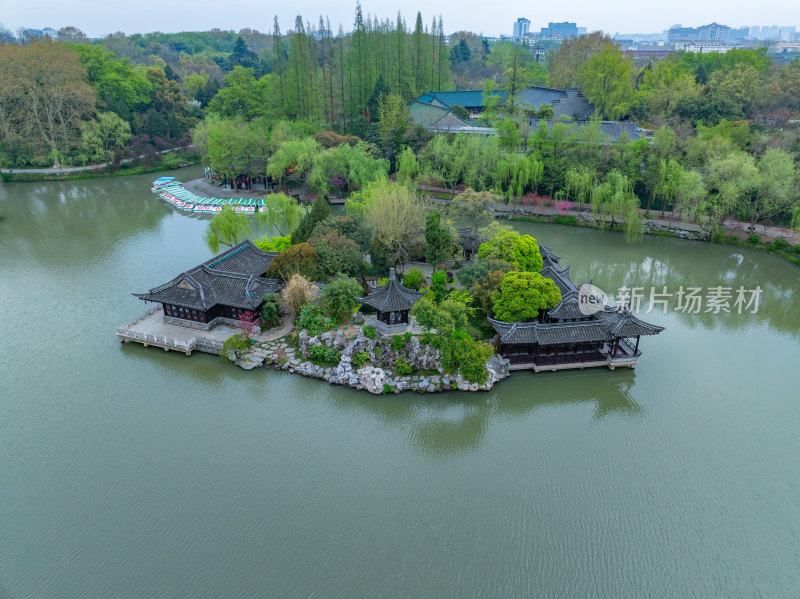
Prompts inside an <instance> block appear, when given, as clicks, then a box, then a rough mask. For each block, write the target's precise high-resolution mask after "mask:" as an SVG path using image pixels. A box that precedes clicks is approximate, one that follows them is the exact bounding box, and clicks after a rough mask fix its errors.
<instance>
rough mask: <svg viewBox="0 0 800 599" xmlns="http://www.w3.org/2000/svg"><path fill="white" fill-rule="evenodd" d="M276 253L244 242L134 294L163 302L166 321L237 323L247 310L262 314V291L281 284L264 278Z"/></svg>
mask: <svg viewBox="0 0 800 599" xmlns="http://www.w3.org/2000/svg"><path fill="white" fill-rule="evenodd" d="M277 255H278V252H264V251H262V250H260V249H258V248H257V247H256V246H255V245H254V244H253V243H252V242H251V241H249V240H248V241H244V242H242V243H240V244H239V245H237V246H235V247H232V248H231V249H229V250H227V251H226V252H223V253H221V254H219V255H218V256H215V257H214V258H212V259H211V260H209V261H207V262H204V263H203V264H201V265H199V266H196V267H194V268H192V269H190V270H187V271H185V272H182V273H181V274H179V275H178V276H177V277H175V278H174V279H172V280H171V281H170V282H169V283H165V284H164V285H161V286H159V287H154V288H153V289H151V290H150V291H149V292H148V293H141V294H134V295H135V296H136V297H138V298H140V299H143V300H145V301H147V302H157V303H160V304H161V305H162V307H163V309H164V322H165V323H167V324H178V325H182V326H187V327H191V328H196V329H203V330H210V329H212V328H214V327H215V326H217V325H218V324H235V323H236V322H237V321H238V318H239V317H240V316H243V315H244V314H245V313H247V312H255V313H259V312H260V310H261V307H262V306H263V304H264V299H263V298H264V295H266V294H268V293H276V292H278V291H280V289H281V288H282V287H283V282H282V281H280V280H278V279H268V278H265V277H264V275H265V274H266V272H267V269H268V268H269V266H270V264H272V261H273V260H274V258H275V256H277Z"/></svg>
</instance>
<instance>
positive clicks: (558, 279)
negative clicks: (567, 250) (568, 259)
mask: <svg viewBox="0 0 800 599" xmlns="http://www.w3.org/2000/svg"><path fill="white" fill-rule="evenodd" d="M539 274H540V275H542V276H543V277H547V278H548V279H552V281H553V282H554V283H555V284H556V287H558V289H559V291H561V297H564V296H565V295H566V294H567V293H569V292H570V291H574V290H576V289H577V287H575V284H574V283H573V282H572V280H571V279H570V278H569V266H567V267H566V268H561V267H560V266H558V265H557V264H550V265H549V266H545V267H544V268H543V269H542V270H540V271H539Z"/></svg>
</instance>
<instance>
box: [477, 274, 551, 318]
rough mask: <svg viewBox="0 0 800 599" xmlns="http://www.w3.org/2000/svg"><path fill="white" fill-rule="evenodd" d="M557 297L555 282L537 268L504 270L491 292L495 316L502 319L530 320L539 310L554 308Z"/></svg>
mask: <svg viewBox="0 0 800 599" xmlns="http://www.w3.org/2000/svg"><path fill="white" fill-rule="evenodd" d="M560 301H561V292H560V291H559V290H558V287H556V284H555V283H554V282H553V281H552V279H548V278H546V277H543V276H542V275H540V274H539V273H538V272H515V271H511V272H507V273H506V274H505V275H504V276H503V282H502V283H501V284H500V287H499V288H498V289H497V290H496V291H495V292H494V293H492V302H493V304H494V308H493V310H494V317H495V318H497V319H498V320H502V321H505V322H516V321H518V320H533V319H535V318H536V317H537V316H538V315H539V311H540V310H549V309H550V308H554V307H556V306H557V305H558V302H560Z"/></svg>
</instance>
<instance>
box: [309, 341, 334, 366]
mask: <svg viewBox="0 0 800 599" xmlns="http://www.w3.org/2000/svg"><path fill="white" fill-rule="evenodd" d="M308 357H309V359H311V360H313V361H314V362H322V363H324V364H338V363H339V360H340V359H341V356H340V355H339V352H338V351H336V348H334V347H328V346H327V345H309V346H308Z"/></svg>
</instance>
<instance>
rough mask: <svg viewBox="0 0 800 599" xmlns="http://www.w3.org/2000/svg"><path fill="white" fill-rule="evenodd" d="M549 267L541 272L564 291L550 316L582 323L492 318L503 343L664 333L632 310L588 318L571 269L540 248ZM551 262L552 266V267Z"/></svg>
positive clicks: (610, 311)
mask: <svg viewBox="0 0 800 599" xmlns="http://www.w3.org/2000/svg"><path fill="white" fill-rule="evenodd" d="M539 250H540V251H541V253H542V257H543V258H544V259H545V260H544V261H545V264H546V266H545V267H544V268H542V270H540V271H539V273H540V274H541V275H542V276H544V277H547V278H549V279H552V280H553V282H554V283H555V284H556V286H557V287H558V288H559V289H560V290H561V302H560V303H559V304H558V305H557V306H555V307H554V308H552V309H550V310H549V311H548V313H547V314H548V316H550V317H551V318H557V319H581V320H579V321H578V322H550V323H541V322H503V321H500V320H494V319H491V318H490V319H489V323H490V324H491V325H492V327H493V328H494V330H495V331H497V333H498V335H500V341H501V343H504V344H509V345H520V344H536V343H538V344H539V345H558V344H566V343H583V342H590V341H609V340H611V339H614V338H616V337H628V338H630V337H638V336H640V335H656V334H658V333H660V332H661V331H663V330H664V327H660V326H657V325H654V324H650V323H648V322H644V321H643V320H640V319H638V318H636V317H635V316H634V315H633V314H632V313H631V312H629V311H625V310H623V311H618V310H615V309H614V308H609V307H606V308H605V310H603V311H601V312H598V313H595V314H592V315H590V316H587V315H584V314H583V313H582V312H581V311H580V307H579V304H578V301H579V300H578V289H577V288H576V287H575V285H574V283H573V282H572V280H571V279H570V277H569V267H566V268H561V267H559V266H558V264H557V261H558V259H559V258H558V256H556V255H555V254H553V251H552V250H551V249H550V248H548V247H546V246H539ZM548 262H549V265H548Z"/></svg>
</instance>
